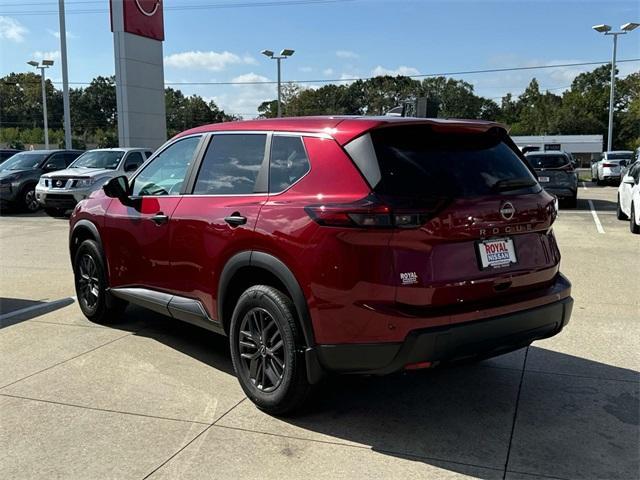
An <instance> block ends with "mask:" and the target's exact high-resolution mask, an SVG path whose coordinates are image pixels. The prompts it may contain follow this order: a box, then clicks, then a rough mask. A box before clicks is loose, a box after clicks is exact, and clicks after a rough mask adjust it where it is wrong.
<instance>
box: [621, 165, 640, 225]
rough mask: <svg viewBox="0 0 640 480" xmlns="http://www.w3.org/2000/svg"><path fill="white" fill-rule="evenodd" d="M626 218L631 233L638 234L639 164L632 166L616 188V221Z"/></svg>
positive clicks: (639, 219)
mask: <svg viewBox="0 0 640 480" xmlns="http://www.w3.org/2000/svg"><path fill="white" fill-rule="evenodd" d="M627 218H628V219H629V220H630V227H631V233H640V162H636V163H634V164H633V166H632V167H631V168H630V169H629V171H628V172H627V174H626V175H625V176H624V177H622V181H621V182H620V186H619V187H618V220H626V219H627Z"/></svg>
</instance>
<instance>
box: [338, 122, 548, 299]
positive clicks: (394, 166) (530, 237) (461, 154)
mask: <svg viewBox="0 0 640 480" xmlns="http://www.w3.org/2000/svg"><path fill="white" fill-rule="evenodd" d="M345 148H346V150H347V152H349V153H350V155H351V157H352V158H353V159H354V162H355V163H356V165H358V167H359V168H360V170H361V172H362V173H363V175H364V176H365V178H367V180H368V181H369V183H370V185H371V186H372V188H373V195H374V196H375V198H376V199H377V201H378V202H380V203H382V204H384V205H388V206H389V207H390V209H391V210H392V212H393V215H392V224H393V226H394V227H395V228H394V229H393V234H392V236H391V239H390V243H389V246H390V248H391V250H392V257H393V262H394V269H395V272H396V279H397V289H396V292H397V293H396V301H397V302H399V303H402V304H406V305H411V306H415V307H424V308H429V309H436V310H437V309H441V308H443V307H447V308H449V307H452V306H453V307H462V308H464V309H467V308H473V306H474V305H476V304H479V303H485V304H486V303H487V301H490V302H500V301H503V300H504V298H505V297H508V296H509V295H516V294H518V293H523V292H525V291H528V290H532V289H537V288H541V287H543V286H546V285H548V284H549V283H550V282H551V281H552V280H553V278H554V277H555V274H556V273H557V269H558V262H559V253H558V250H557V246H556V245H555V241H554V239H553V234H552V233H551V229H550V227H551V224H552V222H553V220H554V219H555V214H556V212H555V208H554V206H553V197H552V196H550V195H549V194H548V193H546V192H545V191H544V190H543V189H542V188H541V187H540V185H539V184H538V182H537V181H536V179H535V176H534V174H533V172H532V171H531V170H530V168H529V167H528V166H527V165H526V164H525V162H524V161H523V160H522V158H521V157H520V154H519V153H517V147H516V146H515V145H514V144H513V142H512V141H511V140H510V139H509V138H508V136H507V135H506V132H505V131H504V130H502V129H500V128H491V129H489V130H487V131H476V132H473V131H469V130H467V131H464V132H463V131H456V130H455V129H452V128H449V129H448V130H446V131H436V130H435V129H434V127H432V126H429V125H416V126H410V125H403V126H394V127H386V128H380V129H377V130H373V131H371V132H370V133H369V134H367V135H366V136H364V137H360V138H359V139H356V140H355V141H354V142H352V144H349V145H347V146H346V147H345ZM365 156H366V158H365ZM374 157H375V162H373V161H372V160H371V159H372V158H374Z"/></svg>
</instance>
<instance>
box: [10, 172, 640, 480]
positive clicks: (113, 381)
mask: <svg viewBox="0 0 640 480" xmlns="http://www.w3.org/2000/svg"><path fill="white" fill-rule="evenodd" d="M585 187H586V188H581V189H580V191H579V198H580V200H579V205H578V209H576V210H575V211H572V210H563V211H562V212H561V214H560V218H559V220H558V222H557V223H556V225H555V227H554V228H555V231H556V235H557V238H558V242H559V244H560V248H561V251H562V254H563V260H562V269H563V271H564V272H565V273H566V274H567V276H569V278H570V279H571V280H572V282H573V284H574V289H573V295H574V298H575V300H576V303H575V306H574V312H573V318H572V320H571V323H570V324H569V325H568V326H567V328H566V329H565V331H563V332H562V333H561V334H560V335H558V336H557V337H554V338H552V339H548V340H545V341H540V342H536V343H535V344H534V345H533V346H532V347H530V348H528V349H523V350H520V351H518V352H514V353H511V354H509V355H505V356H502V357H499V358H496V359H492V360H488V361H485V362H482V363H480V364H477V365H474V366H466V367H456V368H448V369H441V370H434V371H430V372H423V373H418V374H407V375H397V376H391V377H384V378H367V377H341V378H334V379H331V380H329V381H327V382H326V383H325V384H323V385H322V388H321V389H320V390H319V391H318V392H317V393H316V394H315V396H314V399H313V401H312V402H311V404H310V405H309V407H308V408H307V411H306V412H304V413H302V414H300V415H298V416H296V417H294V418H286V419H277V418H273V417H270V416H268V415H265V414H263V413H261V412H260V411H259V410H257V409H256V408H255V407H254V406H253V404H252V403H251V402H250V401H248V400H247V399H246V398H245V397H244V395H243V392H242V390H241V389H240V387H239V386H238V384H237V381H236V379H235V377H234V376H233V371H232V367H231V362H230V360H229V352H228V346H227V344H226V339H225V338H223V337H219V336H217V335H214V334H211V333H208V332H205V331H201V330H199V329H197V328H195V327H191V326H189V325H186V324H181V323H175V322H172V321H171V320H167V319H165V318H163V317H160V316H158V315H156V314H153V313H150V312H146V311H144V310H141V309H137V308H130V309H128V310H127V313H126V314H125V316H124V317H123V319H122V322H121V323H119V324H118V325H116V326H114V327H109V328H106V327H102V326H97V325H94V324H91V323H90V322H88V321H87V320H85V319H84V317H82V315H81V314H80V311H79V309H78V307H77V304H75V303H73V304H68V303H70V302H72V301H73V299H69V297H71V296H73V293H74V292H73V279H72V276H71V271H70V268H69V263H68V258H67V249H66V237H67V224H66V222H65V221H64V220H54V219H50V218H47V217H44V216H35V217H33V216H31V217H30V216H20V217H16V216H11V215H4V216H2V217H0V297H2V298H1V299H0V365H1V367H0V452H2V456H0V478H3V479H4V478H6V479H9V478H82V479H98V478H100V479H102V478H118V479H124V478H133V479H141V478H147V477H150V478H167V479H176V478H180V479H182V478H261V479H263V478H278V479H284V478H349V479H354V478H416V477H420V478H438V479H441V478H463V477H467V476H468V477H476V478H487V479H493V478H508V479H539V478H571V479H573V478H593V479H596V478H597V479H612V478H621V479H635V478H638V477H639V476H640V470H639V468H640V467H639V463H638V457H639V451H640V437H639V435H640V433H639V432H640V430H639V428H640V427H639V419H638V417H639V413H640V405H639V386H640V376H639V375H638V371H639V370H640V353H639V352H640V334H639V333H638V332H639V328H638V323H639V321H640V295H638V278H639V275H640V236H633V235H631V234H630V233H629V230H628V224H627V223H626V222H620V221H618V220H616V218H615V215H614V208H615V204H614V201H615V188H613V187H595V186H592V185H591V184H589V183H587V184H586V185H585ZM588 200H591V202H589V201H588ZM55 300H62V301H61V302H58V303H54V304H51V303H49V302H51V301H55ZM65 305H66V306H65ZM43 307H44V308H45V310H42V309H43ZM46 308H49V309H50V310H53V309H55V310H54V311H49V313H45V314H43V315H39V316H35V317H34V315H36V314H37V313H39V312H41V311H46ZM24 309H26V310H24Z"/></svg>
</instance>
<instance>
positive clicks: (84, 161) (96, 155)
mask: <svg viewBox="0 0 640 480" xmlns="http://www.w3.org/2000/svg"><path fill="white" fill-rule="evenodd" d="M123 155H124V152H107V151H95V152H86V153H83V154H82V155H80V156H79V157H78V158H77V159H76V161H75V162H73V163H72V164H71V165H69V168H78V167H79V168H107V169H110V170H115V169H116V168H118V163H120V159H121V158H122V156H123Z"/></svg>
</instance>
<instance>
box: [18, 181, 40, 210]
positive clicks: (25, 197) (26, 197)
mask: <svg viewBox="0 0 640 480" xmlns="http://www.w3.org/2000/svg"><path fill="white" fill-rule="evenodd" d="M20 206H21V207H22V208H23V209H24V210H26V211H27V212H37V211H38V210H39V209H40V202H38V199H37V198H36V186H35V185H28V186H26V187H25V188H24V190H23V191H22V195H21V196H20Z"/></svg>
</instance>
